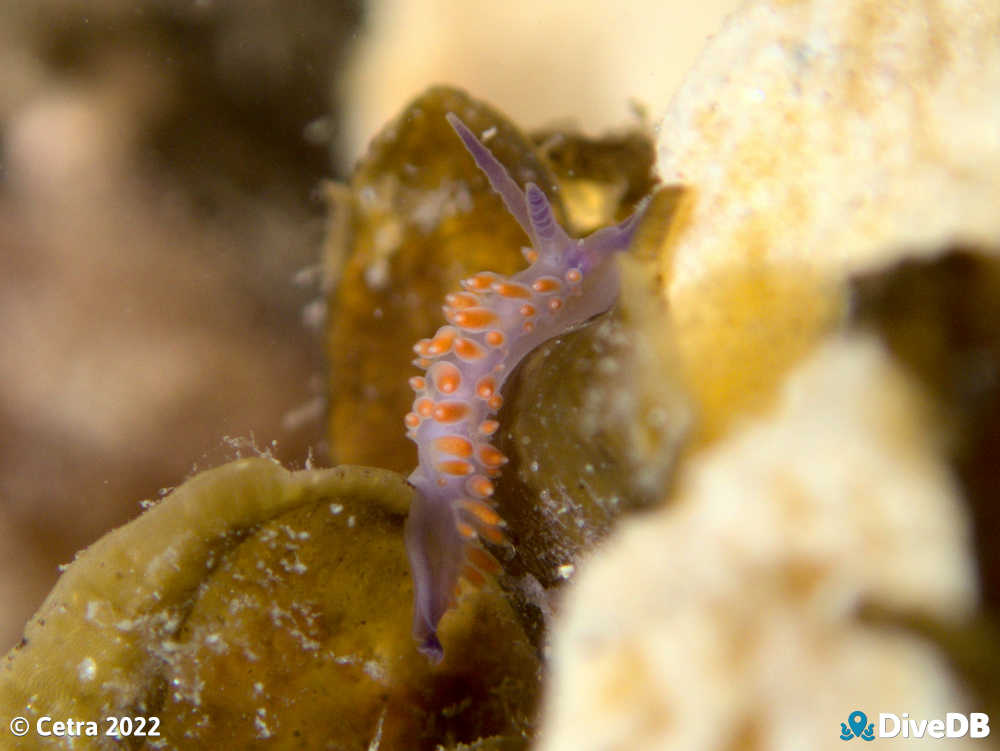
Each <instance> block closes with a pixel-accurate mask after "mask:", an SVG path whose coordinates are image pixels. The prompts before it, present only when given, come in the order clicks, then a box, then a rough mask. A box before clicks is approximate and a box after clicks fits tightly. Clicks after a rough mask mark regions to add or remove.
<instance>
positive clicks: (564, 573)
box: [556, 563, 576, 579]
mask: <svg viewBox="0 0 1000 751" xmlns="http://www.w3.org/2000/svg"><path fill="white" fill-rule="evenodd" d="M574 571H576V566H574V565H573V564H572V563H564V564H563V565H562V566H560V567H559V568H557V569H556V573H557V574H559V578H560V579H569V578H570V577H571V576H572V575H573V572H574Z"/></svg>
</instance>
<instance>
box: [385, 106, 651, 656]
mask: <svg viewBox="0 0 1000 751" xmlns="http://www.w3.org/2000/svg"><path fill="white" fill-rule="evenodd" d="M448 122H450V123H451V125H452V127H453V128H454V129H455V131H456V132H457V133H458V135H459V137H460V138H461V139H462V142H463V143H464V144H465V147H466V148H467V149H468V151H469V153H470V154H471V155H472V157H473V159H474V160H475V162H476V164H477V165H478V166H479V168H480V169H481V170H482V171H483V173H484V174H485V175H486V178H487V179H488V180H489V183H490V185H491V186H492V188H493V189H494V190H495V191H496V192H497V193H498V194H499V195H500V197H501V198H502V199H503V202H504V204H505V205H506V206H507V208H508V210H509V211H510V212H511V214H513V215H514V218H515V219H517V221H518V223H519V224H520V225H521V227H522V228H523V229H524V231H525V233H526V234H527V235H528V237H529V238H530V239H531V241H532V244H533V247H531V248H528V249H526V251H525V258H526V259H528V261H529V263H530V264H531V265H530V266H529V267H528V268H527V269H525V270H523V271H520V272H518V273H517V274H514V275H513V276H512V277H504V276H501V275H499V274H495V273H493V272H488V271H484V272H480V273H478V274H474V275H473V276H471V277H469V278H468V279H465V280H464V281H463V282H462V286H463V288H464V289H463V291H461V292H455V293H452V294H449V295H447V296H446V298H445V306H444V314H445V318H446V319H447V321H448V324H447V325H445V326H442V327H441V328H439V329H438V331H437V333H436V334H435V335H434V336H433V337H432V338H430V339H422V340H420V341H419V342H417V344H416V345H414V348H413V349H414V351H415V352H416V354H417V359H416V360H414V364H416V365H417V366H418V367H420V368H422V369H423V370H424V371H425V373H424V375H422V376H414V377H413V378H411V379H410V385H411V387H412V388H413V390H414V392H415V394H416V395H415V398H414V401H413V406H412V409H411V411H410V412H409V413H408V414H407V415H406V417H405V419H404V423H405V425H406V428H407V435H408V436H409V437H410V438H411V439H412V440H413V441H414V442H415V443H416V444H417V454H418V458H419V462H418V465H417V468H416V469H415V470H414V471H413V473H412V474H411V475H410V483H411V484H412V485H413V486H414V488H415V489H416V491H417V493H416V496H415V498H414V501H413V505H412V507H411V509H410V515H409V518H408V519H407V526H406V546H407V555H408V558H409V561H410V569H411V573H412V576H413V586H414V621H413V633H414V637H415V638H416V640H417V643H418V646H419V648H420V650H421V651H422V652H423V653H424V654H426V655H428V656H429V657H430V658H431V659H433V660H435V661H438V660H440V659H441V657H442V655H443V650H442V647H441V643H440V641H439V640H438V636H437V627H438V623H439V622H440V620H441V617H442V616H443V615H444V614H445V612H447V610H448V609H449V608H450V607H451V606H452V604H453V603H454V602H455V598H456V596H457V592H458V583H459V580H460V579H463V578H464V579H466V580H467V581H469V582H471V583H472V584H474V585H479V584H482V583H483V582H484V581H485V578H484V577H485V575H489V574H492V573H495V572H496V571H497V570H499V564H497V562H496V560H495V559H494V558H493V557H492V556H491V555H490V554H489V553H488V552H486V550H485V549H484V547H483V545H484V544H485V543H490V544H494V545H502V544H505V542H506V537H505V535H504V532H503V528H504V526H505V525H504V522H503V520H502V519H501V518H500V515H499V514H498V513H497V511H496V509H495V508H494V507H493V505H492V503H491V498H492V496H493V491H494V486H493V478H495V477H497V476H498V475H499V474H500V468H501V467H502V466H503V465H504V464H505V463H506V462H507V458H506V457H505V456H504V455H503V454H502V453H501V452H500V451H499V450H498V449H497V448H496V447H495V446H493V445H492V444H491V442H490V441H491V436H492V435H493V433H494V432H495V431H496V430H497V428H498V426H499V424H498V423H497V421H496V420H495V419H493V418H494V416H495V415H496V413H497V411H498V410H499V409H500V407H501V406H502V404H503V397H502V396H501V394H500V390H501V387H502V386H503V383H504V381H505V380H506V378H507V376H508V375H509V374H510V373H511V372H512V371H513V370H514V368H515V367H516V366H517V364H518V362H520V360H521V359H522V358H523V357H524V356H525V355H526V354H527V353H529V352H530V351H531V350H533V349H535V348H536V347H537V346H538V345H540V344H542V343H543V342H545V341H546V340H548V339H551V338H552V337H554V336H558V335H559V334H562V333H564V332H566V331H568V330H571V329H572V328H574V327H575V326H577V325H579V324H581V323H583V322H584V321H586V320H587V319H589V318H591V317H593V316H594V315H596V314H598V313H602V312H604V311H605V310H607V309H608V308H609V307H610V306H611V305H612V304H613V303H614V301H615V299H616V298H617V296H618V276H617V272H616V269H615V264H614V263H610V262H609V261H610V259H611V257H612V256H613V255H614V254H615V253H618V252H620V251H622V250H625V249H626V248H627V247H628V245H629V243H630V242H631V239H632V236H633V235H634V233H635V230H636V228H637V226H638V223H639V220H640V217H641V214H642V212H643V210H644V205H640V207H639V208H638V209H637V210H636V212H635V213H634V214H633V215H632V216H631V217H629V218H628V219H626V220H625V221H623V222H621V223H620V224H617V225H615V226H612V227H608V228H605V229H602V230H599V231H598V232H595V233H594V234H592V235H590V236H589V237H587V238H584V239H582V240H576V239H573V238H571V237H570V236H569V235H568V234H567V233H566V231H565V230H564V229H563V228H562V227H561V226H560V225H559V223H558V221H557V220H556V217H555V214H554V212H553V210H552V206H551V205H550V204H549V201H548V198H546V196H545V193H544V192H543V191H542V190H541V189H540V188H539V187H538V186H537V185H535V184H533V183H528V185H527V186H526V188H525V189H524V190H522V189H521V188H520V187H519V186H518V185H517V183H516V182H515V181H514V179H513V178H512V177H511V176H510V174H508V172H507V170H506V169H505V168H504V167H503V165H502V164H500V162H499V161H498V160H497V159H496V157H494V156H493V154H492V153H491V152H490V150H489V149H487V148H486V146H484V145H483V144H482V142H480V140H479V139H478V138H476V136H475V135H473V133H472V131H470V130H469V129H468V128H467V127H466V126H465V125H464V124H463V123H462V121H461V120H459V119H458V117H456V116H455V115H454V114H452V113H449V114H448Z"/></svg>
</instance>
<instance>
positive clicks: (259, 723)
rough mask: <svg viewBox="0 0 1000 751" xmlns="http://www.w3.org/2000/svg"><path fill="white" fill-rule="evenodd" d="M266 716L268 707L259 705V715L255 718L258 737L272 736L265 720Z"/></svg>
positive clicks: (254, 722) (254, 724)
mask: <svg viewBox="0 0 1000 751" xmlns="http://www.w3.org/2000/svg"><path fill="white" fill-rule="evenodd" d="M265 717H267V709H266V708H265V707H257V715H256V717H254V718H253V726H254V727H255V728H256V729H257V737H258V738H261V739H263V738H270V737H271V729H270V728H269V727H268V726H267V723H266V722H265V721H264V718H265Z"/></svg>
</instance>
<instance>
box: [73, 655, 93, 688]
mask: <svg viewBox="0 0 1000 751" xmlns="http://www.w3.org/2000/svg"><path fill="white" fill-rule="evenodd" d="M76 675H77V677H78V678H79V679H80V681H81V682H82V683H86V682H88V681H92V680H94V677H95V676H96V675H97V663H96V662H95V661H94V658H93V657H84V658H83V659H82V660H81V661H80V664H79V665H78V666H77V668H76Z"/></svg>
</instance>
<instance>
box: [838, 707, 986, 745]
mask: <svg viewBox="0 0 1000 751" xmlns="http://www.w3.org/2000/svg"><path fill="white" fill-rule="evenodd" d="M989 734H990V717H989V715H988V714H986V713H985V712H970V713H969V714H962V713H960V712H948V713H947V714H946V715H945V716H944V718H943V719H942V718H937V719H933V720H927V719H921V720H915V719H913V718H911V717H910V715H909V713H907V712H903V714H901V715H897V714H892V713H891V712H882V713H880V714H879V716H878V725H877V732H876V723H874V722H868V715H866V714H865V713H864V712H862V711H861V710H860V709H855V710H854V711H853V712H851V713H850V714H849V715H848V716H847V722H842V723H840V740H842V741H852V740H854V739H855V738H860V739H861V740H863V741H873V740H875V739H876V738H964V737H965V736H969V737H970V738H986V737H987V736H988V735H989Z"/></svg>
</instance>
